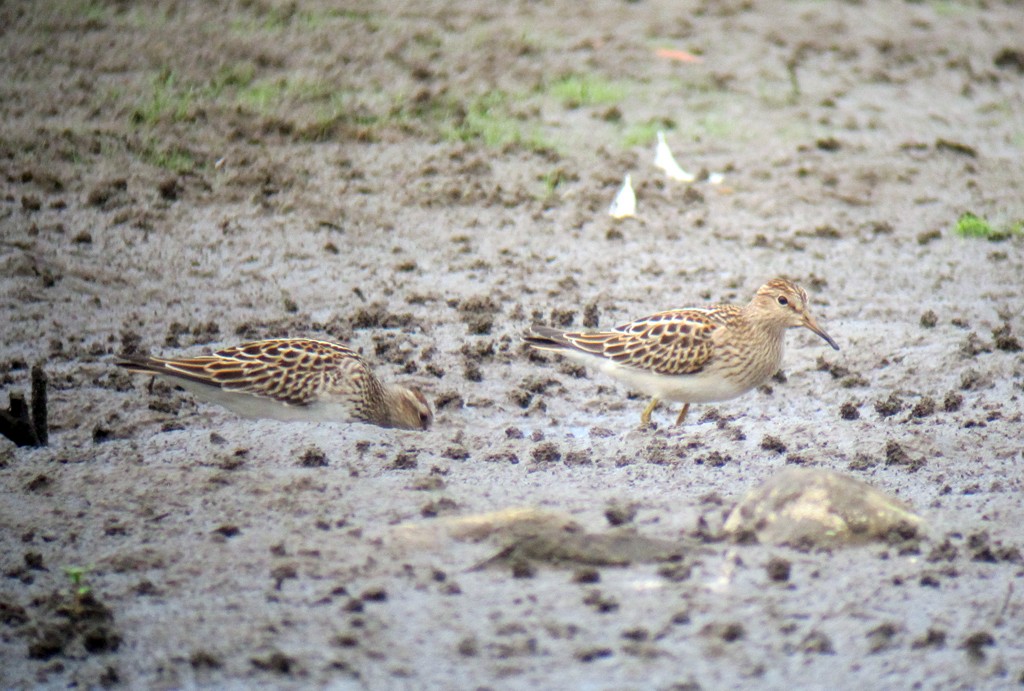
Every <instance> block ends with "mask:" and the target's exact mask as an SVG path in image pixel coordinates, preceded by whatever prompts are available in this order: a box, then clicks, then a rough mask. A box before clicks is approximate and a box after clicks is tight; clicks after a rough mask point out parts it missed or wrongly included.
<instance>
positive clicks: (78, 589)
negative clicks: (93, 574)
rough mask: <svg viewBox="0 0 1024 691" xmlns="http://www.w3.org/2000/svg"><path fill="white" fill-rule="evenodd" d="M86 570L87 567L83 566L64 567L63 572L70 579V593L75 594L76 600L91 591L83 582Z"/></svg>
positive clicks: (87, 570)
mask: <svg viewBox="0 0 1024 691" xmlns="http://www.w3.org/2000/svg"><path fill="white" fill-rule="evenodd" d="M88 572H89V569H87V568H85V567H84V566H65V567H64V574H65V575H66V576H67V577H68V580H69V581H71V594H72V595H74V596H75V599H76V600H81V599H82V598H83V597H85V596H86V595H88V594H89V593H90V592H91V591H92V588H91V587H89V586H87V585H86V584H85V574H87V573H88Z"/></svg>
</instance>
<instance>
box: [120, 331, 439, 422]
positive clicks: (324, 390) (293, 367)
mask: <svg viewBox="0 0 1024 691" xmlns="http://www.w3.org/2000/svg"><path fill="white" fill-rule="evenodd" d="M117 364H118V365H120V366H122V367H126V368H128V369H130V370H132V371H136V372H150V373H153V374H156V375H159V376H162V377H164V378H165V379H167V380H169V381H171V382H173V383H175V384H178V385H180V386H182V387H183V388H185V389H187V390H189V391H191V392H193V393H195V394H196V395H197V396H199V397H200V398H203V399H204V400H208V401H212V402H215V403H219V404H221V405H223V406H225V407H227V408H228V409H230V410H232V411H234V412H236V413H238V414H240V415H243V416H245V417H251V418H272V419H276V420H286V421H287V420H311V421H323V422H367V423H370V424H374V425H379V426H381V427H398V428H402V429H421V430H422V429H427V428H428V427H429V426H430V423H431V421H432V420H433V415H432V413H431V410H430V405H429V404H428V403H427V400H426V398H425V397H424V396H423V394H422V393H420V392H419V391H417V390H416V389H411V388H407V387H404V386H400V385H396V384H390V385H389V384H384V383H382V382H381V381H380V380H379V379H378V378H377V377H376V375H374V373H373V372H372V370H371V369H370V367H369V365H367V364H366V361H365V360H363V358H362V357H361V356H360V355H359V353H357V352H355V351H354V350H352V349H351V348H349V347H348V346H345V345H341V344H338V343H329V342H327V341H317V340H312V339H306V338H285V339H273V340H267V341H256V342H252V343H243V344H242V345H238V346H233V347H230V348H225V349H223V350H220V351H217V352H216V353H214V354H213V355H202V356H199V357H193V358H181V359H168V358H158V357H142V358H123V359H120V360H118V362H117Z"/></svg>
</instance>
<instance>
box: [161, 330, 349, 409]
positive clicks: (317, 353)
mask: <svg viewBox="0 0 1024 691" xmlns="http://www.w3.org/2000/svg"><path fill="white" fill-rule="evenodd" d="M282 360H283V361H285V362H292V361H293V362H294V363H295V364H296V365H298V366H299V367H297V368H295V369H293V368H287V367H281V366H280V363H281V361H282ZM154 361H156V362H159V363H160V364H162V365H163V366H164V368H165V370H167V371H169V372H171V373H180V374H181V375H183V376H185V377H187V378H189V379H193V380H198V381H206V382H209V383H211V384H216V385H218V386H220V387H221V388H223V389H225V390H227V391H241V392H244V393H248V394H252V395H254V396H262V397H264V398H273V399H275V400H278V401H281V402H283V403H288V404H289V405H296V406H302V405H309V404H310V403H313V401H314V400H315V398H316V393H317V392H318V391H320V390H322V389H323V388H325V387H326V385H327V384H328V383H329V382H330V381H331V380H332V379H333V378H334V377H335V376H336V375H337V372H338V370H339V368H346V365H347V366H348V367H352V366H356V367H360V368H362V367H365V365H363V362H362V359H361V358H360V357H359V355H358V353H356V352H355V351H353V350H351V349H349V348H346V347H344V346H341V345H337V344H334V343H327V342H324V341H299V340H292V339H278V340H271V341H259V342H255V343H243V344H242V345H238V346H232V347H230V348H225V349H224V350H219V351H217V353H216V354H214V355H211V356H201V357H196V358H189V359H184V360H163V359H159V358H154ZM296 369H297V370H298V371H296ZM313 380H315V381H313Z"/></svg>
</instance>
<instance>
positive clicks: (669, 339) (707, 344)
mask: <svg viewBox="0 0 1024 691" xmlns="http://www.w3.org/2000/svg"><path fill="white" fill-rule="evenodd" d="M722 326H723V325H722V324H721V323H720V322H719V321H718V320H716V319H712V318H710V317H709V316H708V315H707V314H706V313H705V311H704V310H676V311H668V312H659V313H658V314H652V315H651V316H649V317H644V318H642V319H637V320H636V321H632V322H629V323H628V324H622V325H621V326H618V327H616V328H615V330H614V331H605V332H594V333H567V334H565V338H566V340H568V341H570V342H571V343H572V344H573V346H575V347H576V348H578V349H579V350H582V351H584V352H588V353H593V354H594V355H600V356H601V357H604V358H607V359H609V360H612V361H614V362H616V363H619V364H621V365H623V366H626V367H633V368H635V369H640V370H647V371H650V372H655V373H657V374H665V375H676V374H693V373H695V372H699V371H701V370H702V369H703V368H704V367H705V366H706V365H707V363H708V361H709V360H710V359H711V357H712V356H713V355H714V351H715V344H714V341H713V339H712V335H713V334H714V332H715V331H717V330H718V329H720V328H722Z"/></svg>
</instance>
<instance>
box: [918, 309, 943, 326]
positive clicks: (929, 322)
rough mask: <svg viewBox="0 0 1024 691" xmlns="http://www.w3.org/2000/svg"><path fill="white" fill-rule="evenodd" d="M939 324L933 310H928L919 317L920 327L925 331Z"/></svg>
mask: <svg viewBox="0 0 1024 691" xmlns="http://www.w3.org/2000/svg"><path fill="white" fill-rule="evenodd" d="M938 323H939V315H937V314H935V311H934V310H928V311H927V312H925V313H924V314H922V315H921V326H923V327H924V328H926V329H934V328H935V325H936V324H938Z"/></svg>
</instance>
